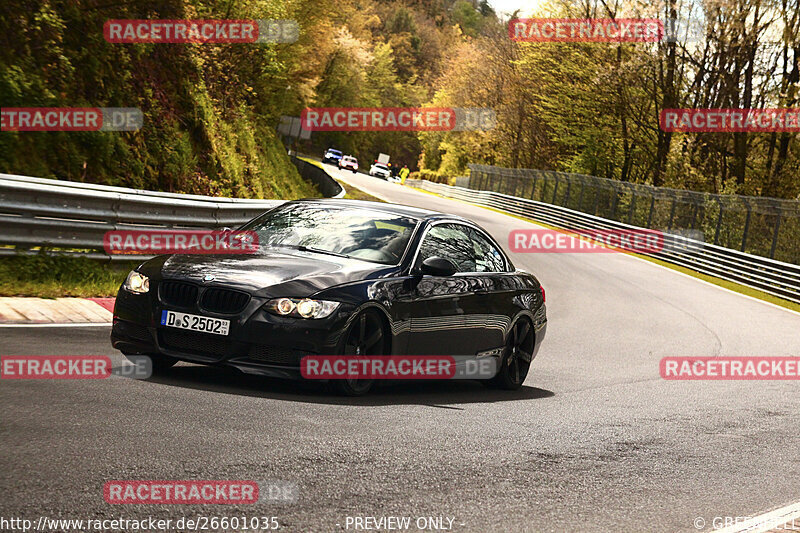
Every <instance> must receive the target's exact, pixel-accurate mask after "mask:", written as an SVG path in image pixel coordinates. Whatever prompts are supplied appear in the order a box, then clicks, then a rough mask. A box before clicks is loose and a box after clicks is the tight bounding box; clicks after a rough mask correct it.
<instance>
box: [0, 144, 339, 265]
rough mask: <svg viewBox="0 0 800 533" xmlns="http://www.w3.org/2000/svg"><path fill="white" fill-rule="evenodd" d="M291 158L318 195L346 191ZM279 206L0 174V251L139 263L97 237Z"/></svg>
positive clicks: (233, 219) (225, 222) (217, 224)
mask: <svg viewBox="0 0 800 533" xmlns="http://www.w3.org/2000/svg"><path fill="white" fill-rule="evenodd" d="M291 159H292V162H293V163H294V164H295V165H296V166H297V169H298V172H300V175H301V176H302V177H303V179H306V180H309V181H311V182H312V183H314V184H315V185H316V186H317V188H318V189H319V190H320V192H321V193H322V194H323V196H328V197H333V198H341V197H343V196H344V195H345V190H344V187H342V186H341V185H340V184H339V183H338V182H337V181H336V180H334V179H333V178H332V177H331V176H330V175H328V173H327V172H325V171H324V169H322V168H319V167H318V166H315V165H312V164H309V163H308V162H306V161H303V160H301V159H298V158H297V157H294V156H292V157H291ZM280 203H282V202H281V201H279V200H250V199H238V198H218V197H213V196H201V195H196V194H177V193H168V192H157V191H144V190H139V189H128V188H125V187H112V186H108V185H98V184H93V183H79V182H74V181H64V180H53V179H45V178H32V177H28V176H15V175H11V174H0V255H16V254H20V253H22V254H30V253H38V252H37V251H34V250H33V249H36V248H38V249H39V250H41V249H48V250H49V249H58V250H59V251H60V252H61V253H65V254H71V255H80V256H85V257H91V258H96V259H109V258H110V259H115V260H116V259H120V260H132V259H142V260H144V259H146V258H148V257H151V256H147V255H113V256H108V255H107V254H106V253H105V252H104V250H103V236H104V235H105V233H106V232H108V231H113V230H128V231H131V230H133V231H135V230H153V229H158V228H207V229H218V228H223V227H236V226H240V225H242V224H244V223H245V222H247V221H248V220H250V219H252V218H253V217H255V216H257V215H259V214H261V213H263V212H264V211H266V210H268V209H271V208H272V207H275V206H276V205H278V204H280Z"/></svg>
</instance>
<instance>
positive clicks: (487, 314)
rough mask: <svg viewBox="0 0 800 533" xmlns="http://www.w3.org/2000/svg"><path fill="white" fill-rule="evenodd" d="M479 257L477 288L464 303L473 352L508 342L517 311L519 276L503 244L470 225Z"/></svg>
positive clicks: (474, 281) (474, 276)
mask: <svg viewBox="0 0 800 533" xmlns="http://www.w3.org/2000/svg"><path fill="white" fill-rule="evenodd" d="M469 236H470V240H471V241H472V249H473V252H474V257H475V270H474V272H471V273H469V274H465V275H466V276H469V277H471V278H472V279H471V281H470V283H471V285H473V286H474V287H475V288H476V290H475V293H474V294H473V295H472V296H471V297H470V298H469V300H468V303H469V305H468V306H465V307H464V321H465V324H466V328H465V329H466V331H467V332H468V333H467V335H469V337H470V339H471V340H472V342H473V345H472V350H473V351H472V353H485V352H490V351H496V350H497V349H498V348H501V347H502V346H503V345H504V343H505V335H506V332H507V331H508V329H509V326H510V323H511V318H512V317H513V316H514V315H515V314H516V313H517V308H515V306H514V301H513V299H514V296H515V295H516V293H517V284H516V279H515V276H514V274H513V273H512V272H510V269H511V267H510V263H509V262H508V260H507V258H506V256H505V254H503V252H502V251H501V250H500V247H499V246H497V244H496V243H495V242H494V241H493V240H492V239H491V238H490V237H489V236H488V235H487V234H486V233H484V232H483V231H482V230H480V229H478V228H470V229H469Z"/></svg>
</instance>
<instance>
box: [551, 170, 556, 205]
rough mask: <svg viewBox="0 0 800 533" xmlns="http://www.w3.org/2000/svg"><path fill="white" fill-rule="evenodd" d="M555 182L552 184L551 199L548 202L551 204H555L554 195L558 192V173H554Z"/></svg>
mask: <svg viewBox="0 0 800 533" xmlns="http://www.w3.org/2000/svg"><path fill="white" fill-rule="evenodd" d="M555 178H556V184H555V186H553V201H552V202H550V203H551V204H553V205H556V195H557V194H558V174H556V175H555Z"/></svg>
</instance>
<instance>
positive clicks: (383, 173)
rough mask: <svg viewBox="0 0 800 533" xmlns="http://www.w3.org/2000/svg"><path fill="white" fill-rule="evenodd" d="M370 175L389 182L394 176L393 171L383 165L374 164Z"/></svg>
mask: <svg viewBox="0 0 800 533" xmlns="http://www.w3.org/2000/svg"><path fill="white" fill-rule="evenodd" d="M369 175H370V176H376V177H379V178H383V179H385V180H387V181H388V179H389V178H390V177H391V175H392V171H391V170H390V169H389V167H387V166H386V165H384V164H383V163H374V164H373V165H372V166H371V167H369Z"/></svg>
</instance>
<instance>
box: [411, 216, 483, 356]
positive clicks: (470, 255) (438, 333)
mask: <svg viewBox="0 0 800 533" xmlns="http://www.w3.org/2000/svg"><path fill="white" fill-rule="evenodd" d="M433 256H438V257H443V258H445V259H449V260H451V261H452V262H453V263H454V264H455V265H456V268H457V269H458V272H457V273H456V274H455V275H453V276H447V277H442V276H430V275H424V276H422V278H421V279H419V281H418V282H417V283H415V285H414V286H413V287H411V290H410V291H409V292H408V294H407V298H408V299H407V304H408V316H409V332H408V333H409V335H408V344H407V353H409V354H412V355H470V354H471V353H474V352H472V351H471V350H472V346H473V345H474V340H473V339H471V338H470V337H469V336H465V326H466V323H465V321H464V314H465V309H467V308H469V307H471V306H474V305H475V304H474V302H471V301H470V299H471V298H473V297H474V296H475V291H476V290H477V287H476V286H475V285H474V281H475V280H474V279H472V278H471V277H470V276H465V275H462V274H463V273H467V272H471V271H474V270H475V257H474V247H473V244H472V240H471V239H470V234H469V228H468V227H467V226H465V225H463V224H458V223H455V222H452V223H451V222H439V223H434V224H433V225H431V226H430V227H429V228H428V229H427V230H426V232H425V234H424V235H423V238H422V241H421V242H420V244H419V248H418V252H417V256H416V259H415V261H414V265H413V267H412V271H415V270H417V269H419V267H420V266H421V265H422V262H423V261H424V260H425V259H427V258H429V257H433Z"/></svg>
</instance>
